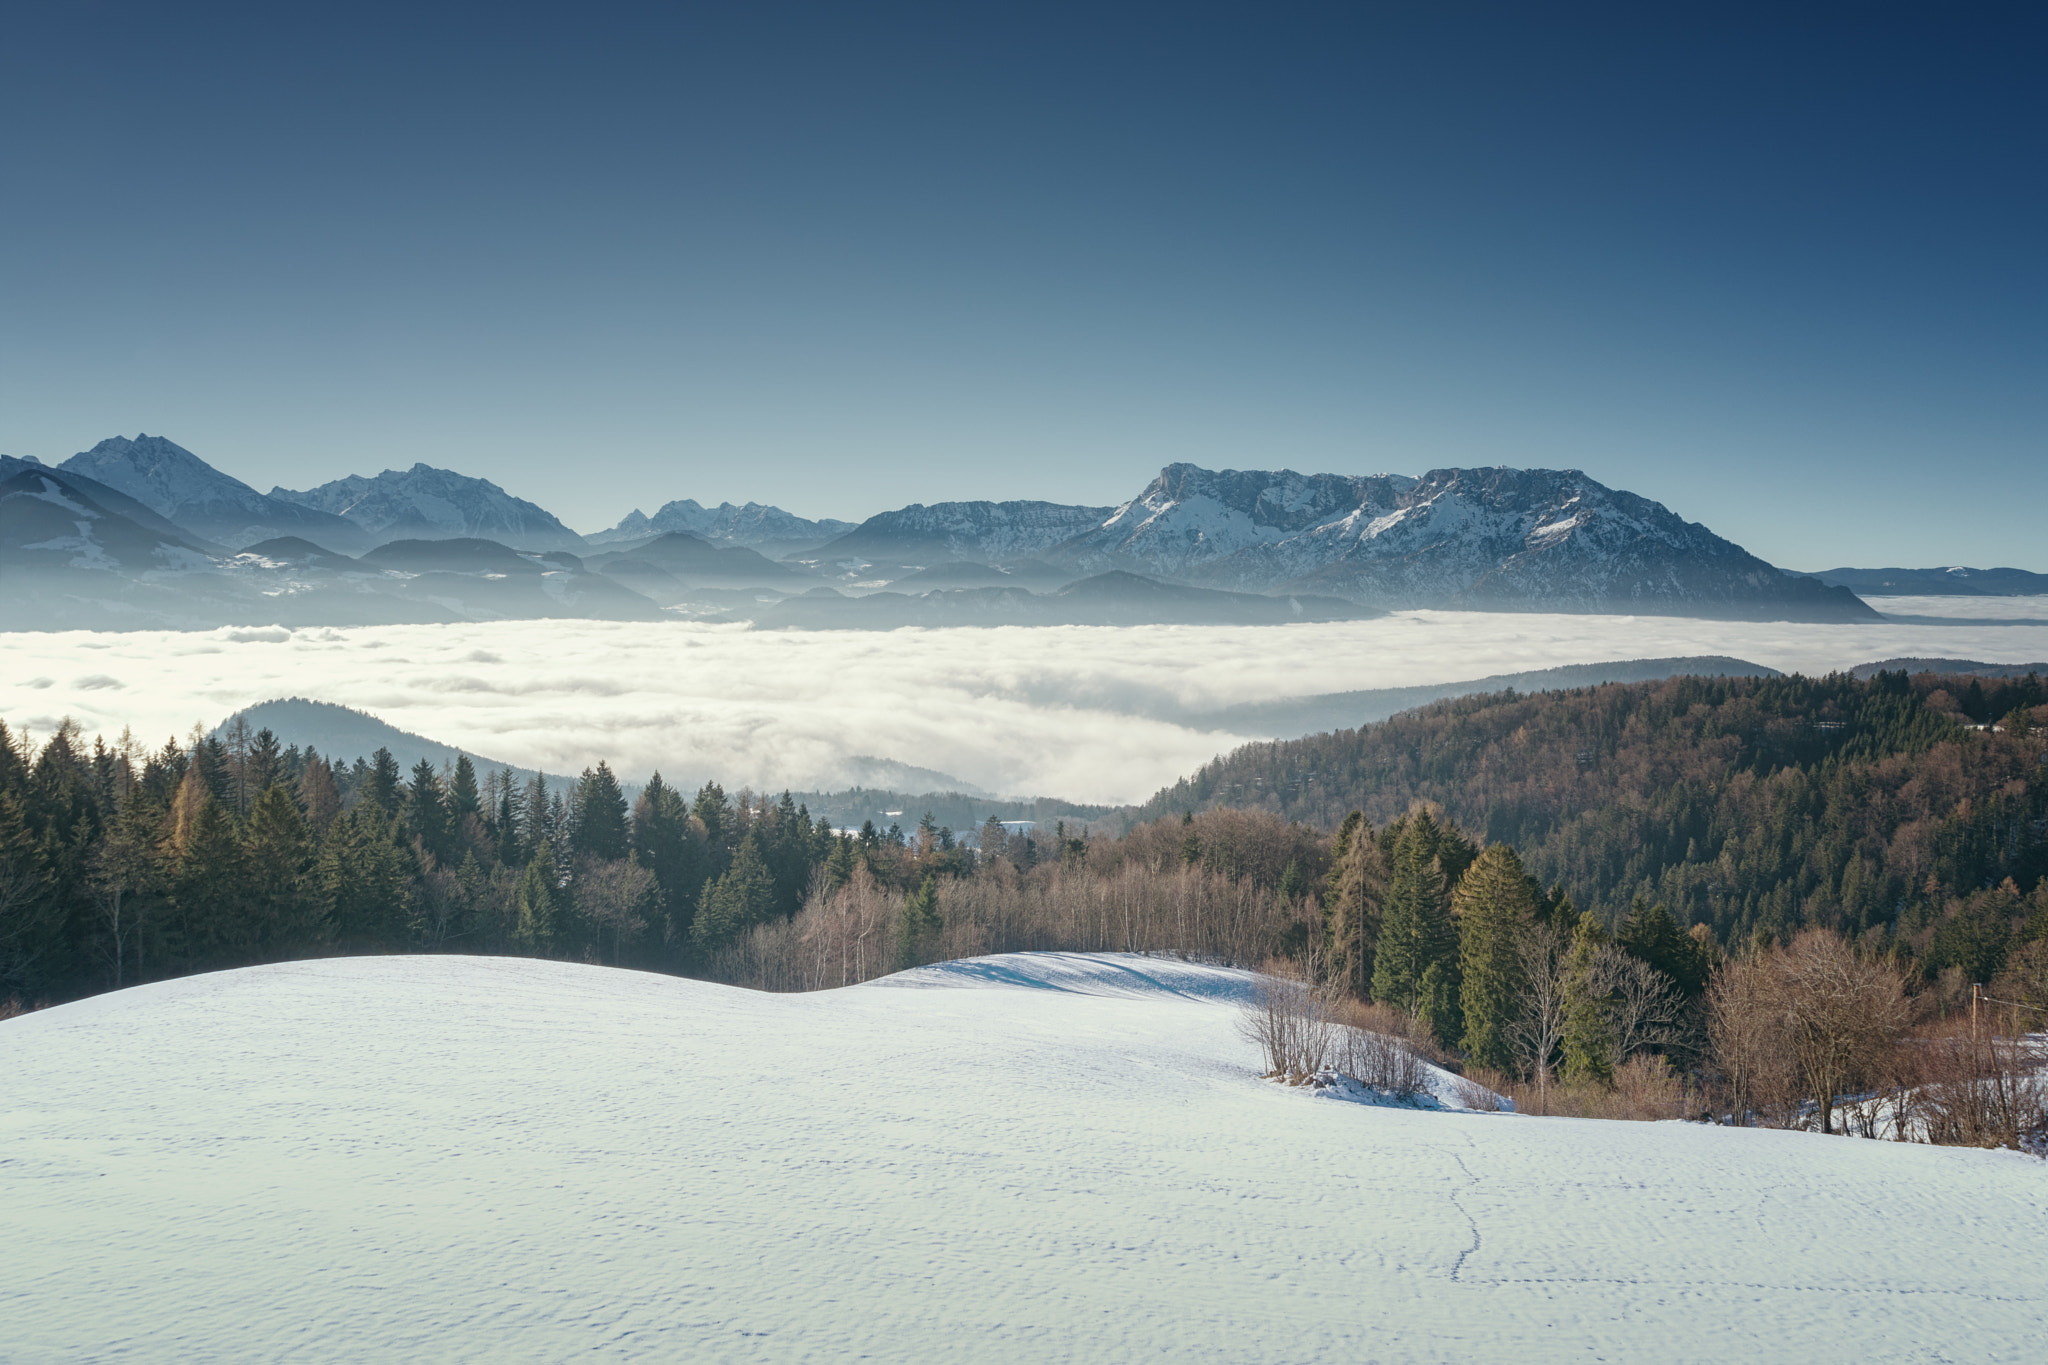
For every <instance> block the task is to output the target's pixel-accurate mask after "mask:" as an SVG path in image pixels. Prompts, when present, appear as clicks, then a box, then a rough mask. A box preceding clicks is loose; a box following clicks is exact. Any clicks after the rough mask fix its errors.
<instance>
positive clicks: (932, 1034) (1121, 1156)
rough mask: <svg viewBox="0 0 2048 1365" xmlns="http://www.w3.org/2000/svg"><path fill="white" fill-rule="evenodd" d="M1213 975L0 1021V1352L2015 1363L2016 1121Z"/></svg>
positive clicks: (377, 980) (226, 992)
mask: <svg viewBox="0 0 2048 1365" xmlns="http://www.w3.org/2000/svg"><path fill="white" fill-rule="evenodd" d="M1241 981H1242V978H1240V977H1238V976H1236V974H1234V973H1229V972H1225V971H1221V970H1219V969H1209V968H1199V967H1189V966H1182V965H1177V964H1172V963H1168V962H1164V961H1160V960H1157V959H1144V958H1098V959H1089V958H1074V957H1045V956H1037V955H1020V956H1011V957H1005V958H995V959H981V960H978V961H974V962H968V963H961V964H950V965H948V966H945V967H940V968H931V969H926V970H924V971H921V972H917V973H913V974H910V975H909V976H907V977H898V978H893V979H889V980H885V981H882V982H877V983H874V984H872V985H870V986H864V987H856V988H853V989H849V990H840V991H832V992H827V993H823V994H818V995H812V996H766V995H757V994H751V993H748V992H744V991H738V990H733V989H729V988H724V987H718V986H712V985H707V984H703V983H699V982H692V981H684V980H676V979H672V978H665V977H658V976H651V975H642V974H637V973H630V972H620V971H610V970H605V969H602V968H596V967H581V966H573V965H566V964H560V963H548V962H536V961H527V960H509V959H468V958H455V957H444V958H360V959H345V958H344V959H330V960H326V961H319V962H308V963H294V964H286V965H281V966H274V967H259V968H252V969H248V970H244V971H237V972H230V973H223V974H219V975H215V976H207V977H198V978H192V979H187V980H183V981H174V982H166V983H161V984H157V985H151V986H147V987H143V988H140V989H136V990H130V991H127V992H121V993H116V994H113V995H107V996H101V997H98V998H95V999H91V1000H87V1001H82V1002H80V1003H77V1004H72V1005H66V1006H63V1007H60V1008H57V1009H53V1010H49V1011H46V1012H43V1013H39V1014H33V1015H29V1016H26V1017H23V1018H18V1019H15V1020H11V1021H8V1022H6V1023H0V1074H4V1075H5V1076H6V1077H7V1078H8V1080H7V1087H8V1088H7V1099H8V1102H7V1104H6V1106H5V1109H4V1116H0V1125H4V1130H0V1131H4V1139H5V1141H4V1145H0V1153H4V1157H0V1210H4V1212H0V1227H4V1229H5V1235H4V1236H0V1322H5V1323H6V1324H7V1326H6V1331H5V1338H6V1352H5V1353H6V1354H9V1355H13V1356H17V1357H19V1358H21V1359H32V1360H38V1361H52V1360H83V1359H98V1358H106V1357H111V1356H129V1357H133V1358H138V1359H170V1358H180V1359H207V1360H216V1361H238V1360H273V1359H278V1358H282V1357H308V1356H317V1357H321V1358H327V1359H351V1360H398V1359H407V1360H410V1359H422V1358H431V1359H446V1358H457V1357H459V1358H477V1359H504V1358H520V1359H563V1358H566V1357H569V1356H571V1355H581V1354H590V1353H595V1354H597V1355H598V1356H600V1357H603V1358H614V1357H620V1358H624V1357H635V1358H646V1359H659V1360H676V1359H700V1360H776V1361H781V1360H794V1359H821V1360H822V1359H844V1358H848V1357H851V1356H855V1355H860V1354H865V1355H868V1356H871V1357H874V1358H879V1359H887V1360H942V1359H945V1360H965V1359H972V1360H976V1361H1011V1360H1024V1361H1054V1360H1059V1361H1067V1360H1134V1359H1148V1360H1151V1359H1156V1360H1188V1359H1229V1360H1275V1361H1280V1360H1286V1361H1303V1360H1354V1359H1356V1360H1377V1361H1405V1360H1465V1361H1490V1360H1510V1359H1512V1360H1520V1361H1543V1360H1560V1361H1562V1360H1571V1361H1579V1360H1587V1359H1610V1360H1650V1359H1658V1360H1717V1361H1718V1360H1730V1359H1765V1358H1768V1359H1780V1360H1792V1359H1797V1360H1801V1361H1859V1362H1860V1361H1865V1360H1871V1359H1879V1358H1882V1359H1890V1360H1935V1359H1950V1360H1965V1359H1967V1360H1973V1361H1995V1360H2025V1359H2033V1358H2036V1356H2037V1355H2038V1351H2039V1336H2038V1334H2039V1328H2040V1323H2041V1322H2042V1321H2043V1318H2044V1314H2048V1285H2044V1282H2043V1280H2042V1278H2041V1275H2040V1267H2039V1255H2038V1253H2039V1246H2040V1228H2041V1225H2042V1217H2043V1214H2044V1212H2048V1177H2044V1175H2043V1170H2044V1168H2043V1167H2042V1165H2041V1164H2040V1163H2039V1162H2038V1161H2035V1160H2033V1159H2030V1158H2025V1157H2020V1156H2015V1155H2009V1154H1996V1153H1985V1152H1976V1151H1961V1150H1950V1149H1934V1148H1926V1147H1916V1146H1903V1145H1898V1144H1889V1143H1875V1142H1861V1141H1852V1140H1847V1139H1833V1140H1829V1139H1820V1138H1816V1137H1811V1136H1806V1135H1798V1134H1788V1133H1773V1132H1755V1131H1740V1132H1738V1131H1731V1130H1725V1129H1715V1128H1704V1127H1695V1126H1690V1125H1679V1124H1663V1125H1643V1124H1598V1123H1593V1122H1580V1121H1569V1120H1550V1119H1530V1118H1520V1117H1515V1116H1511V1115H1497V1114H1471V1113H1456V1112H1449V1113H1446V1112H1417V1111H1412V1110H1402V1109H1387V1108H1371V1107H1366V1106H1363V1105H1359V1104H1355V1103H1350V1102H1346V1101H1344V1100H1339V1099H1331V1098H1318V1097H1313V1096H1311V1095H1309V1094H1307V1093H1304V1092H1301V1091H1297V1090H1288V1089H1285V1088H1282V1087H1278V1086H1274V1085H1271V1084H1268V1083H1266V1082H1263V1081H1260V1080H1257V1079H1256V1078H1254V1077H1253V1076H1252V1075H1251V1067H1252V1065H1253V1057H1252V1054H1251V1049H1250V1045H1249V1044H1247V1043H1245V1042H1244V1041H1243V1040H1242V1039H1241V1038H1239V1037H1238V1035H1237V1032H1236V1027H1235V1021H1236V1011H1235V1010H1234V1009H1233V1007H1232V1006H1231V1003H1230V1002H1231V1000H1232V998H1233V996H1234V995H1235V993H1236V992H1237V991H1238V990H1239V989H1241ZM906 987H915V989H906Z"/></svg>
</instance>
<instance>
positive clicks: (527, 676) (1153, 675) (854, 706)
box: [0, 598, 2048, 802]
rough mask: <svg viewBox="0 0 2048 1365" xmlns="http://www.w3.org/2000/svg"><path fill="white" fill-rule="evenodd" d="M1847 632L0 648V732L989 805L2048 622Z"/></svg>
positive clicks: (483, 638)
mask: <svg viewBox="0 0 2048 1365" xmlns="http://www.w3.org/2000/svg"><path fill="white" fill-rule="evenodd" d="M1873 605H1875V606H1877V607H1878V608H1879V610H1881V611H1884V612H1885V613H1887V619H1886V620H1883V621H1877V622H1869V623H1860V624H1853V625H1802V624H1793V623H1786V622H1776V623H1768V622H1767V623H1758V622H1742V621H1695V620H1688V619H1684V618H1678V617H1661V616H1645V617H1635V616H1566V615H1527V614H1520V613H1514V614H1494V613H1483V612H1432V611H1413V612H1400V613H1396V614H1395V615H1392V616H1389V617H1386V618H1383V619H1379V620H1372V621H1354V622H1341V623H1332V624H1319V625H1289V626H1242V627H1240V626H1230V627H1193V626H1139V627H1089V626H1072V627H1039V628H1029V627H1003V628H997V629H942V630H921V629H905V630H895V631H880V632H865V631H815V632H813V631H756V630H752V629H749V628H747V627H745V626H731V625H703V624H695V623H689V622H674V623H664V624H660V625H652V626H650V625H646V624H640V623H633V624H619V623H611V622H602V621H510V622H497V623H491V624H477V625H439V626H379V627H365V628H360V629H349V630H332V629H320V630H297V631H293V630H286V629H283V628H281V627H268V628H253V629H251V628H228V629H222V630H215V631H208V632H174V631H142V632H133V633H100V632H85V631H71V632H51V633H15V634H4V635H0V718H4V719H5V720H6V721H7V723H8V724H9V725H10V726H12V727H15V728H16V729H17V730H19V729H21V728H24V727H26V728H27V729H28V730H29V731H30V733H31V734H32V735H33V734H38V733H40V734H48V733H49V732H50V731H51V730H52V729H54V728H55V727H56V725H57V724H58V723H59V721H60V719H62V718H63V717H66V716H69V717H71V718H73V719H75V720H77V721H78V722H79V724H80V725H81V726H82V727H83V729H84V731H85V733H86V734H87V735H88V736H90V735H93V734H95V733H98V734H102V735H104V736H106V737H107V738H108V740H109V741H110V742H111V741H113V739H114V738H115V737H116V736H118V735H119V734H120V733H121V731H122V729H123V728H124V727H128V728H132V730H133V731H134V734H135V736H136V738H137V739H139V740H141V741H142V742H144V743H146V744H150V745H152V746H153V745H157V744H161V743H162V742H163V740H164V739H165V738H167V737H169V736H172V735H177V736H179V737H181V738H182V737H183V736H184V735H186V734H187V733H189V731H190V730H191V729H192V727H193V725H194V724H195V723H196V724H201V725H204V726H206V727H208V728H210V727H212V726H213V725H215V724H217V723H218V722H219V721H220V720H222V719H223V718H224V717H226V716H227V715H229V714H231V713H232V712H234V711H236V710H239V709H240V708H242V707H244V706H249V705H252V704H254V703H257V702H262V701H268V700H271V699H273V698H277V697H292V696H298V697H307V698H311V699H313V700H316V701H328V702H339V703H341V704H344V705H347V706H352V707H355V708H357V709H359V710H363V711H368V712H370V713H372V714H373V715H376V716H378V717H380V718H381V719H383V720H385V721H386V722H388V723H390V724H392V725H395V726H398V727H399V728H401V729H405V730H410V731H413V732H415V733H418V734H422V735H426V736H428V737H430V738H433V739H436V740H440V741H441V742H443V743H446V744H452V745H456V746H459V747H462V748H465V749H468V750H470V751H471V752H473V753H476V754H479V755H483V756H486V757H489V758H492V759H496V760H500V761H503V762H508V763H515V764H518V765H521V766H525V767H537V768H544V769H546V770H548V771H550V772H557V773H561V772H567V773H574V772H577V771H579V770H581V769H582V768H584V767H585V766H587V765H589V764H591V763H594V762H596V761H597V760H599V759H605V760H607V761H609V762H610V763H611V764H612V765H613V766H614V767H615V768H617V769H618V770H619V771H620V772H621V773H622V774H624V775H626V776H628V777H631V778H635V779H638V778H644V777H645V776H646V774H648V773H649V772H651V771H653V770H655V769H660V770H661V771H663V772H664V774H666V775H668V776H669V777H671V778H676V779H679V780H683V781H688V782H695V781H701V780H703V779H704V778H706V777H716V778H718V779H719V780H721V781H723V782H724V783H726V785H727V786H728V787H737V786H739V785H742V784H747V785H752V786H754V787H756V788H766V789H780V788H782V787H785V786H787V787H794V788H797V789H800V790H801V789H821V788H822V789H831V788H837V787H842V786H846V785H850V781H851V776H850V775H851V774H852V773H853V772H854V771H855V769H854V767H853V766H852V760H853V759H854V758H855V757H856V756H858V755H874V756H878V757H882V758H888V759H895V760H898V761H901V762H904V763H912V764H917V765H919V766H922V767H927V768H935V769H938V770H940V771H942V772H945V773H950V774H952V775H954V776H957V777H959V778H961V779H964V780H965V781H967V782H969V783H973V784H975V785H977V786H980V787H984V788H986V789H988V790H990V791H994V792H1000V793H1006V794H1017V795H1033V794H1043V795H1054V796H1060V797H1065V798H1067V799H1069V800H1077V801H1102V802H1114V801H1129V800H1141V799H1143V798H1144V797H1146V796H1149V795H1150V794H1151V793H1152V792H1154V791H1156V790H1157V789H1158V788H1159V787H1161V786H1163V785H1166V784H1168V783H1170V782H1172V781H1173V780H1174V779H1176V778H1178V777H1180V776H1183V775H1185V774H1187V773H1189V772H1191V771H1192V770H1194V769H1195V768H1196V767H1198V766H1200V765H1201V764H1202V763H1203V762H1205V761H1206V760H1208V759H1209V758H1211V757H1212V756H1214V755H1215V754H1217V753H1219V752H1222V751H1225V750H1228V749H1230V748H1232V747H1234V746H1235V745H1236V744H1238V743H1240V742H1241V741H1242V740H1243V739H1244V738H1245V736H1241V735H1235V734H1231V733H1228V732H1226V731H1221V730H1216V729H1212V728H1206V727H1204V726H1203V725H1201V724H1200V723H1199V722H1198V721H1192V720H1191V719H1190V717H1192V716H1195V715H1197V714H1198V713H1200V712H1204V711H1210V710H1214V709H1217V708H1220V707H1225V706H1231V705H1235V704H1238V703H1244V702H1259V701H1271V700H1276V699H1279V698H1283V697H1298V696H1312V695H1317V694H1321V693H1328V692H1349V691H1357V690H1361V689H1366V688H1379V687H1406V686H1418V685H1423V684H1432V683H1441V682H1453V681H1458V680H1462V679H1467V678H1480V677H1485V676H1488V675H1491V674H1498V673H1515V672H1522V671H1526V670H1530V669H1538V668H1549V667H1553V666H1557V665H1563V664H1580V663H1597V662H1603V661H1607V660H1613V659H1635V658H1658V657H1666V656H1674V655H1697V654H1726V655H1733V656H1735V657H1737V658H1741V659H1747V660H1750V661H1752V662H1754V663H1759V664H1764V665H1767V666H1769V667H1772V668H1778V669H1783V670H1786V671H1788V672H1789V671H1800V672H1806V673H1820V672H1826V671H1829V670H1831V669H1840V668H1848V667H1851V666H1853V665H1855V664H1859V663H1864V662H1867V661H1870V660H1875V659H1884V658H1895V657H1908V656H1920V657H1945V658H1969V659H1984V660H1991V661H1995V662H2005V663H2024V662H2030V661H2034V660H2040V659H2048V598H1890V599H1879V600H1877V601H1874V602H1873Z"/></svg>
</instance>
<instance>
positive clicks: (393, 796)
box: [360, 748, 401, 817]
mask: <svg viewBox="0 0 2048 1365" xmlns="http://www.w3.org/2000/svg"><path fill="white" fill-rule="evenodd" d="M400 782H401V776H400V774H399V771H398V760H397V759H395V758H393V757H392V756H391V751H390V750H389V749H383V748H380V749H378V750H377V752H376V753H374V754H371V755H370V769H369V771H368V772H367V773H366V774H364V778H363V782H362V786H361V788H360V790H361V792H362V796H363V799H364V800H365V801H368V802H369V803H370V804H371V805H373V806H375V807H376V808H377V809H378V810H380V811H382V812H383V813H384V814H385V816H387V817H389V816H393V815H396V814H398V801H399V785H400Z"/></svg>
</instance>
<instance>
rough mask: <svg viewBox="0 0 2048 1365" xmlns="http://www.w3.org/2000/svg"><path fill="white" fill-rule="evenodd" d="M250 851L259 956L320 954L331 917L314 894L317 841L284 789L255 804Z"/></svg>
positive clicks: (250, 892)
mask: <svg viewBox="0 0 2048 1365" xmlns="http://www.w3.org/2000/svg"><path fill="white" fill-rule="evenodd" d="M263 733H264V734H268V733H269V731H267V730H266V731H264V732H263ZM258 738H259V739H260V738H261V736H259V737H258ZM246 847H247V851H248V877H249V885H248V897H249V902H250V910H251V913H252V915H253V918H254V920H255V923H256V926H257V933H256V937H257V938H258V939H259V940H260V946H259V948H258V951H259V952H260V953H261V954H262V955H263V956H266V957H270V958H281V957H293V956H299V955H303V954H306V953H312V952H316V951H318V950H319V949H320V948H321V947H323V946H324V945H325V942H326V939H327V917H326V914H325V912H324V911H323V909H322V907H321V906H320V904H319V899H318V897H317V896H316V895H315V894H314V887H313V859H314V846H313V835H312V831H311V830H309V829H308V828H307V827H306V822H305V820H304V818H303V817H301V816H300V814H299V807H298V804H297V803H296V802H294V801H293V800H292V798H291V793H289V792H287V791H286V790H285V789H284V787H283V786H281V785H279V786H273V787H271V788H270V789H269V790H268V791H266V792H264V793H263V795H261V796H259V797H257V798H256V804H255V806H254V807H252V808H251V810H250V811H249V824H248V835H247V840H246Z"/></svg>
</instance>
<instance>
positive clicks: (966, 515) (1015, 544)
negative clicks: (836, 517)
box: [808, 502, 1113, 567]
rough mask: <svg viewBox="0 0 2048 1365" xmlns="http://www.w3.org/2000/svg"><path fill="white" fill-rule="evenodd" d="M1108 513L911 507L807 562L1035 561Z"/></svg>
mask: <svg viewBox="0 0 2048 1365" xmlns="http://www.w3.org/2000/svg"><path fill="white" fill-rule="evenodd" d="M1112 510H1113V509H1111V508H1108V507H1076V506H1070V505H1068V504H1066V503H1058V502H936V503H932V504H931V505H930V506H926V505H925V504H923V503H912V504H911V505H910V506H908V507H904V508H901V509H899V510H897V511H894V512H883V513H881V514H880V515H878V516H872V517H869V518H868V519H867V520H866V521H864V522H862V523H861V524H860V525H859V526H857V527H855V528H854V529H852V530H850V531H848V532H847V533H846V534H845V535H842V536H840V537H839V538H838V539H836V540H831V541H827V542H826V543H825V544H824V545H821V546H819V547H818V549H817V551H816V553H815V554H814V555H811V556H808V557H809V558H813V559H816V560H818V561H819V562H821V563H831V562H835V561H839V560H854V559H859V560H866V561H869V562H872V563H875V564H890V565H910V564H916V565H919V566H920V567H923V566H929V565H931V564H937V563H944V562H947V561H949V560H973V561H979V562H985V563H996V562H999V561H1002V560H1015V559H1026V558H1033V557H1036V556H1037V555H1039V554H1042V553H1043V552H1044V551H1046V550H1049V549H1051V548H1052V547H1053V546H1055V545H1061V544H1064V543H1066V542H1068V541H1070V540H1072V539H1073V538H1074V537H1075V536H1077V535H1081V534H1083V533H1085V532H1087V531H1089V530H1092V529H1093V528H1094V527H1096V526H1099V525H1100V524H1101V522H1102V519H1103V518H1104V517H1106V516H1108V515H1109V514H1110V513H1111V511H1112Z"/></svg>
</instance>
